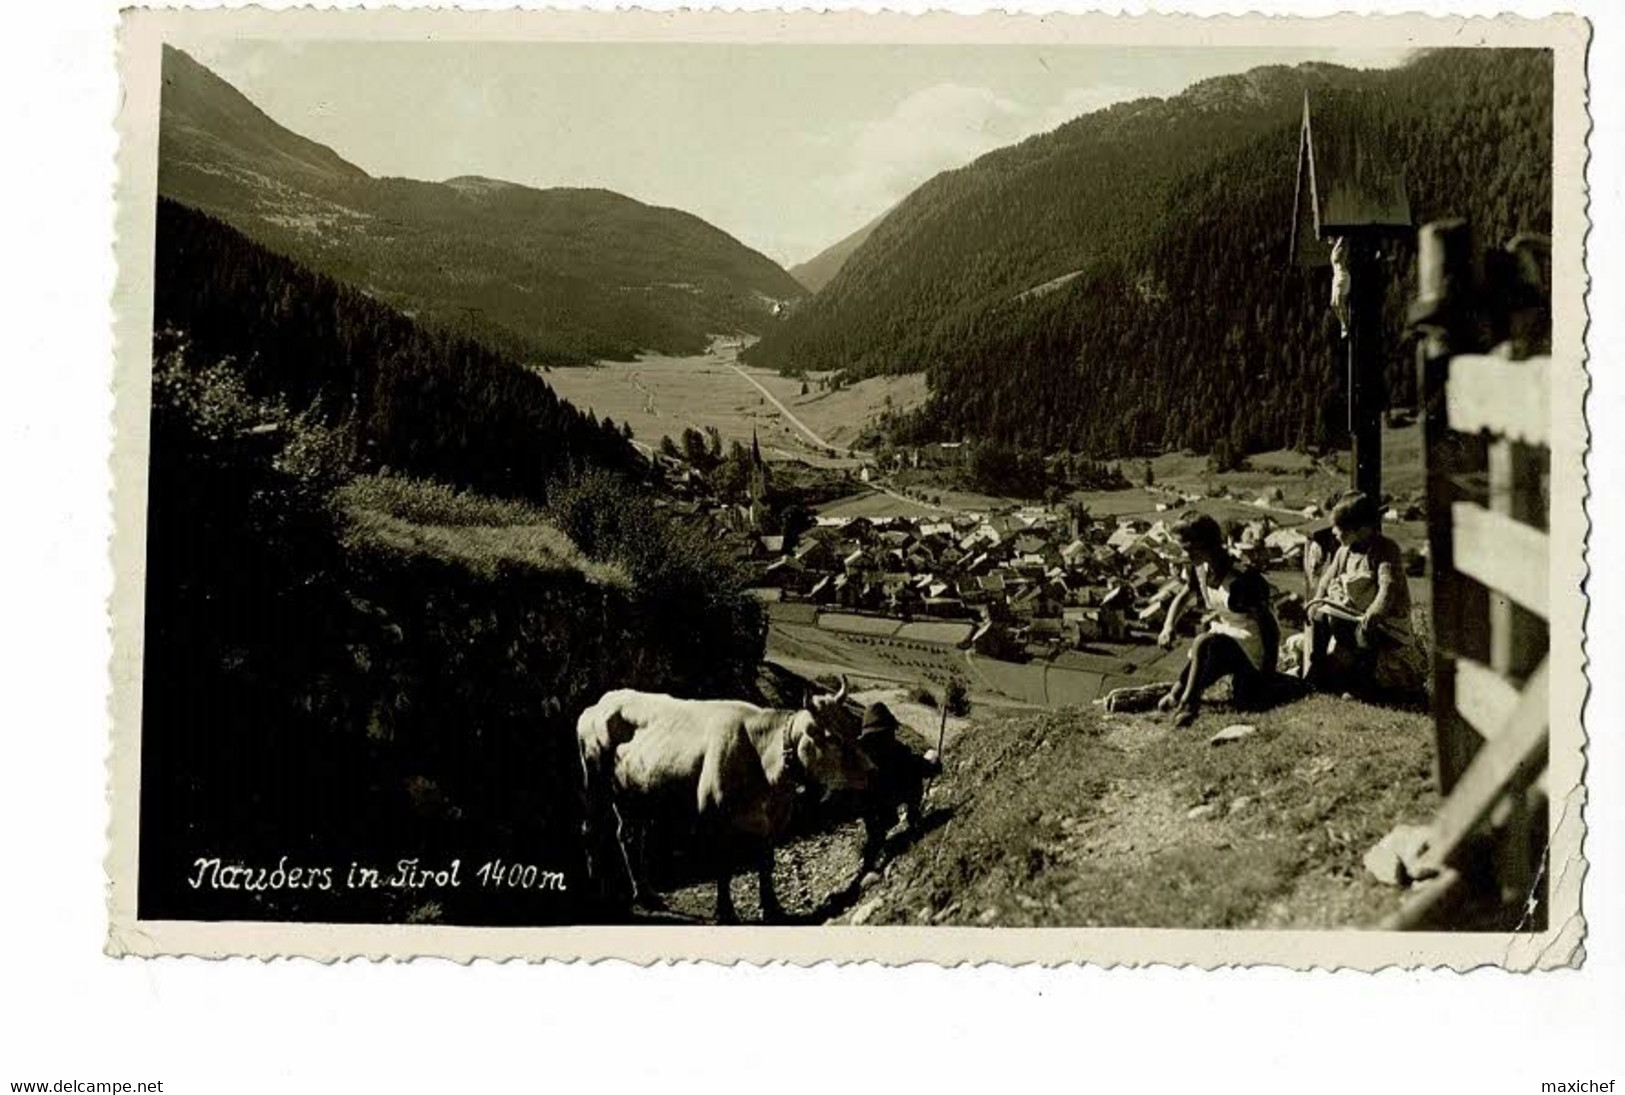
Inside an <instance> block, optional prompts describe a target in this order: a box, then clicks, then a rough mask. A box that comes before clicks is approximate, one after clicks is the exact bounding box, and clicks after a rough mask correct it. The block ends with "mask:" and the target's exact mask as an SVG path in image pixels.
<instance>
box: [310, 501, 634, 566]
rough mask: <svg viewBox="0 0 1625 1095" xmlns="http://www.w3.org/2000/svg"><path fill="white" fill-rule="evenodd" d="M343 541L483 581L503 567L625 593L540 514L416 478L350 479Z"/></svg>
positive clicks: (521, 505)
mask: <svg viewBox="0 0 1625 1095" xmlns="http://www.w3.org/2000/svg"><path fill="white" fill-rule="evenodd" d="M337 502H338V505H339V506H340V508H341V509H342V510H343V511H344V515H345V518H346V524H345V537H346V543H347V544H348V546H350V547H351V548H352V549H356V548H360V547H362V546H366V547H374V548H382V549H384V550H387V551H391V552H394V553H398V554H401V555H407V556H411V555H425V556H429V557H431V558H434V559H437V560H439V561H441V562H445V563H452V564H454V565H456V566H459V567H462V568H464V569H466V570H467V571H469V572H470V573H471V574H473V575H475V576H477V577H479V578H482V579H489V578H494V577H497V576H498V575H499V574H500V573H501V572H502V571H503V570H504V569H505V568H509V567H519V568H523V569H526V570H529V571H532V572H534V573H536V574H579V575H581V576H582V577H584V578H586V579H587V581H588V582H590V583H592V584H594V585H608V586H617V587H622V588H625V587H626V586H627V585H628V584H629V579H628V578H627V575H626V573H625V571H624V570H622V569H621V568H619V567H616V566H610V565H606V564H603V563H596V562H593V561H592V560H590V559H588V558H587V557H586V556H585V555H583V554H582V553H581V551H580V549H579V548H577V547H576V546H575V544H573V543H572V542H571V541H570V539H569V537H567V536H565V535H564V533H562V532H560V531H559V530H558V529H557V528H555V527H553V525H552V524H551V523H549V522H548V521H547V520H546V518H544V517H543V516H542V514H541V513H540V512H538V511H537V510H535V509H533V508H531V507H530V506H527V505H525V504H524V503H521V502H509V501H503V500H500V499H493V498H487V497H484V496H481V495H476V494H471V493H469V492H466V491H457V490H453V489H451V488H449V487H445V486H442V485H440V484H438V483H430V482H425V481H423V480H414V479H399V478H387V477H382V476H370V475H364V476H358V477H357V478H356V479H355V480H353V481H352V482H351V483H349V484H348V485H346V486H345V487H343V488H341V489H340V490H339V492H338V497H337Z"/></svg>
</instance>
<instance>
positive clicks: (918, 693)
mask: <svg viewBox="0 0 1625 1095" xmlns="http://www.w3.org/2000/svg"><path fill="white" fill-rule="evenodd" d="M908 699H909V702H910V703H918V704H921V705H923V706H925V707H936V705H937V696H936V693H934V692H932V691H931V690H930V689H929V688H927V687H926V686H925V685H923V684H917V685H915V686H914V687H913V688H910V689H909V690H908Z"/></svg>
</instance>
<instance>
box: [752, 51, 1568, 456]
mask: <svg viewBox="0 0 1625 1095" xmlns="http://www.w3.org/2000/svg"><path fill="white" fill-rule="evenodd" d="M1305 93H1307V94H1308V95H1309V96H1310V99H1311V101H1312V103H1313V105H1314V110H1315V111H1316V113H1317V116H1321V115H1322V114H1324V115H1325V116H1328V117H1330V116H1334V115H1336V114H1337V113H1338V112H1347V114H1348V116H1350V117H1353V118H1356V119H1358V120H1360V121H1361V122H1363V124H1366V125H1369V126H1370V127H1372V131H1373V133H1374V134H1375V135H1376V137H1377V139H1379V140H1380V141H1381V143H1382V144H1383V145H1384V146H1386V147H1387V148H1388V149H1389V150H1390V155H1391V156H1392V158H1393V160H1394V161H1395V163H1396V164H1397V165H1398V166H1399V167H1400V168H1402V169H1403V171H1404V172H1405V175H1406V179H1407V186H1408V191H1409V197H1410V203H1411V208H1412V212H1413V217H1414V222H1415V223H1416V224H1417V225H1420V224H1423V223H1426V222H1427V221H1428V220H1430V219H1434V218H1437V217H1441V216H1458V215H1459V216H1466V217H1468V218H1469V220H1471V221H1472V222H1473V223H1474V225H1475V228H1477V229H1478V230H1479V232H1480V234H1481V238H1482V240H1483V241H1484V242H1485V243H1489V242H1496V243H1499V242H1502V241H1504V240H1505V239H1507V238H1509V237H1510V236H1511V235H1512V234H1514V233H1516V232H1520V231H1532V232H1537V233H1540V232H1549V231H1550V226H1551V54H1550V52H1549V51H1544V50H1515V49H1496V50H1469V49H1453V50H1441V51H1434V52H1432V53H1427V54H1423V55H1420V56H1418V57H1416V58H1413V59H1412V60H1411V61H1409V62H1407V64H1405V65H1403V66H1400V67H1399V68H1396V69H1388V70H1375V71H1364V70H1351V69H1342V68H1338V67H1336V66H1331V65H1324V64H1316V65H1303V66H1298V67H1295V68H1286V67H1284V66H1269V67H1266V68H1263V69H1256V70H1253V71H1251V72H1248V73H1243V74H1237V75H1231V76H1223V77H1216V78H1213V79H1210V80H1205V81H1202V82H1201V83H1199V84H1196V85H1193V86H1192V87H1191V88H1188V89H1187V90H1186V91H1185V92H1183V93H1181V94H1180V95H1178V96H1174V97H1171V98H1168V99H1141V100H1135V101H1132V102H1125V103H1119V104H1116V105H1114V106H1112V107H1108V108H1106V109H1104V110H1101V111H1096V112H1094V113H1092V114H1087V115H1083V116H1081V117H1079V118H1077V119H1074V120H1073V121H1070V122H1067V123H1065V124H1064V125H1062V126H1060V127H1058V128H1057V129H1055V130H1053V131H1051V132H1050V133H1048V134H1043V135H1040V136H1037V137H1032V138H1028V139H1027V140H1025V141H1022V142H1020V143H1019V144H1015V145H1010V146H1007V147H1005V148H1002V149H998V150H995V151H993V152H990V153H988V154H986V155H984V156H982V157H980V158H979V159H977V160H976V161H974V162H973V163H971V164H968V165H966V166H964V167H961V168H958V169H955V170H953V171H947V172H943V173H941V174H939V175H937V176H935V177H933V178H932V179H930V180H929V181H927V182H926V183H925V184H923V185H922V186H921V187H919V188H918V189H916V190H915V191H914V192H913V193H912V194H910V195H909V197H908V198H906V199H904V201H902V202H901V203H899V205H898V206H897V207H896V209H894V210H893V211H892V213H891V214H890V215H888V216H887V217H886V218H884V219H883V220H882V221H881V223H880V224H878V225H877V226H876V227H875V228H874V230H873V232H872V233H870V235H869V236H868V238H867V239H866V240H865V241H864V242H863V244H862V245H861V246H860V247H858V248H857V249H856V251H855V252H854V253H853V254H852V255H851V256H850V257H849V258H848V259H847V260H846V261H845V262H844V263H843V264H842V265H841V268H840V270H839V271H838V272H837V273H836V274H835V276H834V277H833V278H832V279H831V280H830V282H829V283H828V284H827V285H825V286H824V287H823V288H822V290H821V291H820V292H818V293H817V294H816V295H815V296H813V297H812V298H811V299H810V300H809V301H808V302H806V304H805V305H804V306H803V307H802V308H800V309H799V310H798V311H797V312H796V313H795V314H794V315H792V316H791V317H790V318H789V319H788V320H787V321H786V323H785V324H783V325H782V326H781V327H779V328H777V329H775V330H773V331H770V332H769V333H768V334H767V335H766V336H764V337H763V338H762V339H761V340H760V341H759V342H758V343H756V344H755V345H754V346H753V347H752V348H751V349H750V350H749V351H748V352H747V354H746V357H747V360H749V361H750V362H751V363H753V364H756V365H762V366H767V367H773V368H778V369H780V370H781V371H784V372H788V373H792V374H795V373H805V372H821V371H829V370H844V371H845V372H846V374H847V375H848V376H851V377H863V376H869V375H875V374H882V373H916V372H919V373H924V374H925V375H926V378H927V382H928V384H929V385H930V388H931V392H932V395H931V397H930V399H929V401H928V402H927V404H926V405H925V406H924V407H923V408H922V409H921V410H920V411H919V412H917V413H914V414H911V415H895V416H893V418H892V420H891V421H890V422H889V423H888V436H889V437H890V439H891V440H892V441H893V442H894V443H901V444H907V443H913V442H915V441H919V440H964V439H980V438H986V439H995V440H999V441H1002V442H1005V443H1009V444H1014V445H1018V446H1022V447H1030V448H1038V449H1044V450H1047V451H1056V450H1066V449H1071V450H1073V451H1078V452H1082V453H1085V454H1088V455H1092V456H1096V457H1102V458H1105V457H1119V456H1137V455H1140V454H1143V453H1147V452H1160V451H1166V450H1168V449H1183V448H1189V449H1193V450H1196V451H1209V450H1210V449H1212V447H1213V446H1215V444H1216V443H1217V442H1219V441H1220V440H1224V441H1227V442H1228V443H1229V445H1230V447H1231V449H1232V450H1233V451H1237V452H1246V451H1256V450H1262V449H1268V448H1275V447H1281V446H1285V447H1301V446H1323V445H1328V444H1341V443H1343V442H1344V441H1345V440H1346V421H1347V419H1346V407H1345V405H1344V399H1345V396H1344V385H1343V383H1342V380H1341V374H1342V359H1341V345H1342V344H1341V342H1340V340H1339V338H1338V336H1337V327H1336V321H1335V320H1334V319H1333V318H1332V317H1331V315H1330V310H1329V308H1328V307H1327V300H1328V295H1329V288H1330V287H1329V274H1328V272H1327V271H1326V269H1325V268H1318V269H1302V268H1298V267H1295V266H1293V265H1292V263H1291V260H1290V256H1289V253H1288V252H1289V248H1288V242H1289V238H1290V229H1291V221H1292V206H1293V191H1294V185H1295V180H1296V160H1297V154H1298V142H1299V136H1300V125H1301V118H1302V110H1303V101H1304V95H1305ZM1412 246H1413V245H1412V243H1411V240H1410V238H1409V237H1408V236H1404V235H1402V236H1400V237H1398V238H1396V239H1395V240H1393V241H1392V244H1391V246H1390V247H1389V248H1388V249H1387V250H1388V254H1389V255H1390V262H1391V264H1392V265H1391V267H1390V269H1391V270H1392V274H1391V275H1390V277H1389V279H1388V281H1387V283H1386V284H1385V286H1384V292H1385V297H1384V303H1383V314H1384V327H1385V331H1386V335H1385V338H1384V341H1383V348H1384V361H1383V366H1384V371H1385V373H1386V377H1387V381H1388V385H1389V388H1390V390H1391V392H1392V393H1393V396H1392V398H1393V400H1394V402H1395V405H1400V404H1402V403H1403V401H1405V400H1407V399H1409V398H1411V397H1412V396H1413V394H1414V375H1413V373H1414V368H1413V362H1412V361H1411V352H1410V345H1409V343H1407V342H1406V341H1405V336H1404V326H1403V313H1404V304H1405V302H1406V300H1407V299H1408V298H1409V296H1410V295H1411V294H1412V293H1413V292H1414V286H1413V284H1412V283H1413V281H1414V269H1413V264H1412V263H1411V261H1410V260H1411V253H1412V252H1411V248H1412ZM1067 275H1072V276H1071V278H1070V280H1068V281H1066V282H1065V283H1063V284H1059V285H1056V286H1055V288H1054V289H1053V290H1052V291H1048V292H1044V293H1032V292H1030V290H1032V289H1034V287H1039V286H1045V285H1050V284H1053V283H1055V282H1056V281H1058V280H1059V279H1061V278H1062V277H1064V276H1067Z"/></svg>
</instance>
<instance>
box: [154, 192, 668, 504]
mask: <svg viewBox="0 0 1625 1095" xmlns="http://www.w3.org/2000/svg"><path fill="white" fill-rule="evenodd" d="M153 328H154V330H155V331H158V332H160V335H161V336H162V335H163V333H164V332H169V333H170V334H169V336H168V337H169V339H171V340H181V341H182V342H183V343H184V353H185V356H186V358H187V359H188V361H190V362H192V363H194V364H195V365H196V366H198V367H207V366H209V365H212V364H215V363H218V362H221V361H227V360H229V361H231V362H232V364H233V372H234V373H235V374H236V376H237V377H239V378H240V379H241V382H242V383H243V384H244V385H245V386H246V388H247V389H248V392H249V393H250V394H251V395H253V396H255V397H258V398H261V399H270V400H275V401H277V402H278V403H280V404H281V405H282V406H283V407H284V408H285V409H286V410H287V411H288V412H289V413H291V414H294V415H300V416H303V417H305V418H307V419H308V420H310V422H311V423H312V424H314V425H317V426H319V427H322V428H325V429H329V430H333V431H336V435H335V436H336V441H335V443H337V444H341V445H343V446H344V447H345V450H346V451H345V453H344V458H345V461H346V462H347V463H348V464H350V465H351V466H352V467H353V470H356V471H371V470H376V469H379V468H389V469H392V470H393V471H396V472H401V473H404V474H408V475H413V476H420V477H424V478H431V479H438V480H440V481H442V482H446V483H452V484H455V485H457V486H460V487H466V488H471V489H475V490H480V491H483V492H486V493H490V494H497V495H505V496H509V497H529V498H534V499H541V498H543V497H544V496H545V494H546V488H547V484H548V481H549V480H550V479H554V478H557V477H558V476H559V475H561V474H564V473H567V472H570V471H571V470H574V469H579V468H583V467H588V466H591V467H607V468H622V469H629V468H631V467H632V466H633V465H634V463H635V462H636V461H637V457H636V454H635V453H634V451H633V449H632V447H631V446H630V445H629V444H628V443H627V439H626V438H625V437H624V436H623V435H622V433H621V432H620V431H619V430H617V429H616V427H615V425H614V424H613V423H599V422H598V421H596V420H595V419H593V418H592V417H591V416H589V415H584V414H582V413H581V412H580V411H579V410H577V409H576V408H575V407H574V406H572V405H571V404H569V403H567V402H565V401H563V400H561V399H560V398H559V397H558V396H557V395H556V394H555V393H554V392H553V389H552V388H550V387H549V386H548V384H547V382H546V381H545V380H544V379H543V378H542V377H541V376H539V375H537V373H536V372H535V371H533V370H531V369H528V368H525V367H523V366H521V365H519V364H517V363H516V362H513V361H511V360H508V359H507V358H504V357H502V356H501V355H499V354H497V353H496V352H494V351H492V350H490V349H488V348H487V347H485V346H484V345H482V344H481V343H479V342H476V341H474V340H473V339H470V338H467V337H463V336H459V335H451V334H444V333H437V332H433V331H430V330H427V329H425V328H423V327H421V326H420V325H418V324H416V323H414V322H412V321H411V320H409V319H407V318H406V317H404V316H402V315H400V314H398V313H397V312H395V311H393V310H392V309H390V308H388V307H386V306H384V305H383V304H380V303H379V302H377V301H376V300H372V299H370V298H368V297H367V296H365V295H363V294H362V293H360V292H358V291H356V290H355V289H352V288H350V287H349V286H346V285H342V284H340V283H338V282H336V281H334V280H332V279H331V278H326V277H323V276H321V275H319V274H315V273H312V272H311V271H309V270H307V269H305V268H303V267H302V266H300V265H299V264H298V263H296V262H293V261H292V260H290V259H286V258H283V257H282V256H280V255H276V254H273V253H271V252H270V251H268V250H266V249H265V248H263V247H261V246H259V245H257V244H255V243H253V242H252V241H250V240H248V239H247V238H245V237H244V236H243V235H242V234H241V233H239V232H237V231H235V230H233V229H232V228H229V227H227V226H226V225H224V224H221V223H220V222H219V221H217V220H214V219H213V218H211V217H207V216H205V215H203V214H201V213H198V212H196V211H195V210H191V209H187V208H186V207H184V206H181V205H178V204H176V203H175V202H171V201H167V200H163V199H160V200H159V203H158V226H157V262H156V276H155V278H154V293H153ZM163 341H164V338H163V337H161V338H160V342H161V343H162V342H163ZM166 349H168V347H167V346H164V345H160V347H159V350H160V354H161V353H162V352H163V351H164V350H166Z"/></svg>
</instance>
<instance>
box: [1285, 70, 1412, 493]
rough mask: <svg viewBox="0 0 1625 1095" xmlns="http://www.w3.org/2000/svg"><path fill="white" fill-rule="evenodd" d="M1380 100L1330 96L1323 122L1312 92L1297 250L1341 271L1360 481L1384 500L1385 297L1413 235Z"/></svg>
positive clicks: (1337, 274)
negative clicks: (1391, 258)
mask: <svg viewBox="0 0 1625 1095" xmlns="http://www.w3.org/2000/svg"><path fill="white" fill-rule="evenodd" d="M1380 106H1381V104H1380V103H1375V102H1372V101H1369V100H1363V99H1361V98H1360V97H1357V96H1354V95H1350V94H1345V95H1332V94H1330V93H1328V94H1327V96H1326V97H1325V98H1324V99H1323V100H1322V101H1321V102H1320V105H1319V106H1318V107H1317V109H1316V112H1315V114H1314V116H1313V117H1311V112H1310V108H1309V93H1308V92H1304V96H1303V127H1302V131H1301V133H1302V135H1301V138H1300V140H1299V143H1298V181H1297V191H1296V195H1295V197H1294V199H1293V204H1294V209H1293V216H1292V251H1293V256H1294V258H1295V259H1296V260H1297V261H1298V262H1299V263H1302V264H1305V265H1313V266H1320V265H1331V266H1332V267H1333V301H1334V306H1335V307H1336V309H1337V312H1338V318H1339V320H1340V321H1341V322H1342V325H1343V341H1344V342H1345V343H1346V344H1347V354H1348V413H1349V418H1348V427H1349V436H1350V437H1351V438H1352V439H1353V444H1354V460H1353V465H1354V466H1353V469H1352V471H1351V474H1350V485H1351V486H1352V487H1353V488H1354V489H1355V490H1359V491H1363V492H1365V493H1366V494H1368V495H1370V496H1371V497H1372V498H1373V499H1380V498H1381V497H1382V414H1383V411H1384V410H1385V409H1386V407H1387V402H1388V399H1387V390H1386V386H1385V385H1384V383H1383V356H1384V355H1383V347H1382V341H1381V340H1382V328H1381V321H1382V298H1383V290H1384V287H1383V284H1382V278H1383V276H1384V274H1383V266H1382V262H1381V259H1382V257H1383V252H1384V249H1385V248H1388V247H1391V246H1392V245H1393V242H1394V241H1395V240H1396V239H1398V238H1400V237H1403V236H1405V235H1408V234H1409V232H1410V230H1411V206H1410V200H1409V199H1408V198H1407V197H1406V194H1405V173H1404V168H1403V165H1396V164H1394V163H1393V162H1391V151H1390V148H1389V142H1388V141H1387V140H1386V139H1385V137H1384V135H1383V131H1382V130H1383V127H1382V122H1381V110H1380Z"/></svg>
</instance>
